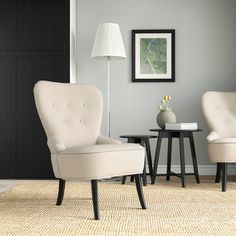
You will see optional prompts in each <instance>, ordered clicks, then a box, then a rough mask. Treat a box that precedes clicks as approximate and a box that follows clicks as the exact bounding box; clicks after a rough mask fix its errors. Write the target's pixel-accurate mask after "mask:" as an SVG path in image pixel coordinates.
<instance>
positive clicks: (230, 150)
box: [208, 138, 236, 163]
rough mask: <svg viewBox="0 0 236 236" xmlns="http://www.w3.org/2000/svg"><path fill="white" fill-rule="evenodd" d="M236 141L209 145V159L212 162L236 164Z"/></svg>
mask: <svg viewBox="0 0 236 236" xmlns="http://www.w3.org/2000/svg"><path fill="white" fill-rule="evenodd" d="M235 153H236V139H234V138H232V139H224V140H221V142H220V140H219V141H218V142H211V143H209V144H208V154H209V159H210V160H211V161H212V162H226V163H235V162H236V155H235Z"/></svg>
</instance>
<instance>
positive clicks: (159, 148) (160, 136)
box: [152, 131, 163, 184]
mask: <svg viewBox="0 0 236 236" xmlns="http://www.w3.org/2000/svg"><path fill="white" fill-rule="evenodd" d="M162 137H163V132H162V131H160V132H159V134H158V139H157V146H156V153H155V160H154V169H153V172H152V174H153V175H152V184H154V183H155V180H156V174H157V167H158V162H159V156H160V150H161V141H162Z"/></svg>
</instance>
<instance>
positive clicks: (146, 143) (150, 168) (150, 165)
mask: <svg viewBox="0 0 236 236" xmlns="http://www.w3.org/2000/svg"><path fill="white" fill-rule="evenodd" d="M145 146H146V152H147V161H148V168H149V174H150V178H151V181H152V178H153V176H152V156H151V149H150V142H149V139H148V138H146V139H145Z"/></svg>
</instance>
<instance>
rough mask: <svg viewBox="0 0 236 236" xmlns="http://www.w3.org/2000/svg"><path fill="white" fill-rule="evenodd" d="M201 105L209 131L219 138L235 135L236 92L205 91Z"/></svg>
mask: <svg viewBox="0 0 236 236" xmlns="http://www.w3.org/2000/svg"><path fill="white" fill-rule="evenodd" d="M202 107H203V112H204V115H205V118H206V121H207V124H208V127H209V129H210V130H211V131H215V132H216V133H217V134H218V135H219V136H220V138H234V137H236V92H213V91H212V92H211V91H210V92H206V93H205V94H204V95H203V96H202Z"/></svg>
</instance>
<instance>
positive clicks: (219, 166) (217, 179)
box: [215, 163, 222, 183]
mask: <svg viewBox="0 0 236 236" xmlns="http://www.w3.org/2000/svg"><path fill="white" fill-rule="evenodd" d="M221 172H222V163H217V169H216V178H215V183H219V182H220V179H221Z"/></svg>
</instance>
